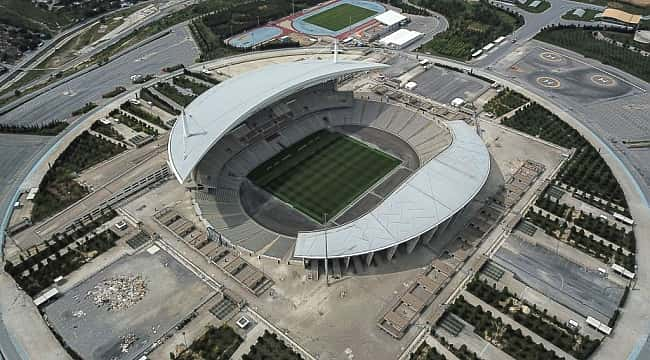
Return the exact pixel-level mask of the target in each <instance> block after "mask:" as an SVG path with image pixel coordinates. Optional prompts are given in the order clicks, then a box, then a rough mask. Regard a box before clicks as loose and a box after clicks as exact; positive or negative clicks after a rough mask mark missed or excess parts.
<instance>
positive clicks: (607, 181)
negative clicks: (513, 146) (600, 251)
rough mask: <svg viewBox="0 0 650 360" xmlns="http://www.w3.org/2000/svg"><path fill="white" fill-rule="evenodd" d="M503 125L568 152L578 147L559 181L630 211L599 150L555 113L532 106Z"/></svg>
mask: <svg viewBox="0 0 650 360" xmlns="http://www.w3.org/2000/svg"><path fill="white" fill-rule="evenodd" d="M501 123H502V124H503V125H506V126H509V127H512V128H514V129H517V130H519V131H522V132H525V133H527V134H530V135H532V136H535V137H539V138H540V139H543V140H546V141H549V142H552V143H555V144H557V145H560V146H562V147H565V148H567V149H571V148H575V149H576V150H575V154H574V155H573V157H572V158H571V159H570V160H569V161H568V162H566V163H565V164H564V166H563V167H562V169H561V170H560V173H559V174H558V176H557V180H559V181H561V182H564V183H566V184H568V185H570V186H573V187H575V188H578V189H581V190H584V191H586V192H588V193H591V194H594V195H597V196H598V197H600V198H602V199H605V200H607V201H611V202H613V203H615V204H618V205H621V206H623V207H624V208H627V204H626V202H625V196H624V195H623V190H622V189H621V187H620V185H619V184H618V182H617V181H616V178H615V177H614V175H613V174H612V172H611V170H610V169H609V167H608V166H607V164H606V163H605V161H604V160H603V158H602V157H601V156H600V154H599V153H598V151H596V149H594V148H593V147H592V146H591V145H590V144H589V143H588V142H587V141H586V140H585V139H584V138H583V137H582V135H580V134H579V133H578V132H577V131H576V130H574V129H573V128H571V127H570V126H569V125H567V124H566V123H565V122H563V121H562V120H560V118H559V117H557V116H556V115H555V114H553V113H551V112H550V111H548V110H546V109H545V108H544V107H542V106H541V105H539V104H537V103H531V104H529V105H526V106H524V107H523V108H521V109H519V110H517V111H516V112H515V114H514V115H513V116H510V117H508V118H506V119H503V120H502V122H501Z"/></svg>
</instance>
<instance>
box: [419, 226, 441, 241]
mask: <svg viewBox="0 0 650 360" xmlns="http://www.w3.org/2000/svg"><path fill="white" fill-rule="evenodd" d="M436 231H438V227H434V228H433V229H431V230H429V231H428V232H427V233H426V234H424V235H422V236H421V239H422V244H423V245H428V244H429V243H430V242H431V239H433V237H434V236H435V235H436Z"/></svg>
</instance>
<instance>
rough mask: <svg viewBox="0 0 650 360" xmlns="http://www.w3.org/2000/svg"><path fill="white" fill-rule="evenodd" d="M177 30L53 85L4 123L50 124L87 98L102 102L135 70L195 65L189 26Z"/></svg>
mask: <svg viewBox="0 0 650 360" xmlns="http://www.w3.org/2000/svg"><path fill="white" fill-rule="evenodd" d="M172 29H173V30H174V31H173V32H172V33H171V34H169V35H166V36H164V37H162V38H160V39H158V40H156V41H153V42H151V43H149V44H146V45H144V46H142V47H141V48H139V49H137V50H134V51H132V52H130V53H127V54H126V55H124V56H122V57H119V58H117V59H116V60H114V61H112V62H110V63H108V64H106V65H104V66H102V67H99V68H97V69H95V70H93V71H90V72H88V73H86V74H84V75H82V76H80V77H78V78H76V79H73V80H71V81H69V82H68V83H66V84H64V85H61V86H58V87H55V88H53V89H50V90H49V91H47V92H45V93H43V94H42V95H40V96H38V97H37V98H35V99H34V100H31V101H29V102H27V103H25V104H23V105H21V106H19V107H18V108H16V109H14V110H12V111H10V112H9V113H7V114H5V115H3V116H1V117H0V123H3V124H11V125H38V124H47V123H50V122H52V121H55V120H62V119H66V118H68V117H69V116H70V113H71V112H72V111H74V110H75V109H78V108H81V107H82V106H83V105H84V104H86V103H87V102H91V101H93V102H96V103H98V104H99V103H100V102H101V100H102V94H104V93H107V92H109V91H110V90H112V89H114V88H115V87H116V86H123V85H127V84H129V83H130V76H131V75H133V74H158V73H160V70H161V69H162V68H163V67H165V66H169V65H175V64H185V65H191V64H192V63H193V62H194V60H195V59H196V58H197V57H198V51H197V49H196V47H195V45H194V42H193V41H192V40H191V36H190V34H189V31H188V30H187V28H186V27H185V26H183V25H178V26H175V27H174V28H172Z"/></svg>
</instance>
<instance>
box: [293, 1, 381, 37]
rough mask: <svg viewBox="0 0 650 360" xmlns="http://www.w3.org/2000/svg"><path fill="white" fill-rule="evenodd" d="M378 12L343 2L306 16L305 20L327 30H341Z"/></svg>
mask: <svg viewBox="0 0 650 360" xmlns="http://www.w3.org/2000/svg"><path fill="white" fill-rule="evenodd" d="M375 14H377V12H376V11H373V10H370V9H366V8H364V7H361V6H356V5H352V4H341V5H338V6H335V7H333V8H331V9H328V10H325V11H323V12H320V13H318V14H315V15H312V16H310V17H308V18H306V19H305V20H304V21H305V22H307V23H309V24H312V25H316V26H320V27H322V28H325V29H327V30H331V31H339V30H341V29H344V28H345V27H346V26H349V25H351V24H355V23H357V22H359V21H361V20H363V19H367V18H369V17H371V16H373V15H375Z"/></svg>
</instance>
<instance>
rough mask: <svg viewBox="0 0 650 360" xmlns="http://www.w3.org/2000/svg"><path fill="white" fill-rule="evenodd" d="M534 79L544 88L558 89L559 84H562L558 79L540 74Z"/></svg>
mask: <svg viewBox="0 0 650 360" xmlns="http://www.w3.org/2000/svg"><path fill="white" fill-rule="evenodd" d="M535 81H536V82H537V83H538V84H539V85H541V86H543V87H545V88H550V89H558V88H559V87H560V85H561V84H562V83H561V82H560V80H559V79H556V78H553V77H550V76H540V77H538V78H537V79H535Z"/></svg>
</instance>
